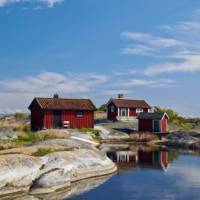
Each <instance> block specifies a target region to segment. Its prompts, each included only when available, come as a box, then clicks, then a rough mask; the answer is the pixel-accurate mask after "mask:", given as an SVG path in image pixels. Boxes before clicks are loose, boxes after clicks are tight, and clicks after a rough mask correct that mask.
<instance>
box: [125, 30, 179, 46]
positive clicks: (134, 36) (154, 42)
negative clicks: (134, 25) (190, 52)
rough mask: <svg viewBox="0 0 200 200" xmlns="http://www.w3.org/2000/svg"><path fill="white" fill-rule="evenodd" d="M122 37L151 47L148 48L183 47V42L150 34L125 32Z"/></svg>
mask: <svg viewBox="0 0 200 200" xmlns="http://www.w3.org/2000/svg"><path fill="white" fill-rule="evenodd" d="M122 36H123V37H124V38H126V39H128V40H131V41H136V42H141V43H144V44H146V45H148V46H149V47H147V46H146V48H153V47H154V48H167V47H175V46H180V45H182V42H180V41H178V40H176V39H174V38H163V37H157V36H153V35H151V34H148V33H140V32H123V33H122Z"/></svg>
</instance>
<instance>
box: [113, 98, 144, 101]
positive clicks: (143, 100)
mask: <svg viewBox="0 0 200 200" xmlns="http://www.w3.org/2000/svg"><path fill="white" fill-rule="evenodd" d="M112 99H114V100H129V101H146V100H144V99H124V98H112Z"/></svg>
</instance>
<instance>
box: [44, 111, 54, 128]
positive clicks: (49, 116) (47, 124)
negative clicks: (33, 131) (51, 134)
mask: <svg viewBox="0 0 200 200" xmlns="http://www.w3.org/2000/svg"><path fill="white" fill-rule="evenodd" d="M43 128H45V129H51V128H53V111H44V127H43Z"/></svg>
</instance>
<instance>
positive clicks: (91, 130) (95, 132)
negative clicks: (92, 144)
mask: <svg viewBox="0 0 200 200" xmlns="http://www.w3.org/2000/svg"><path fill="white" fill-rule="evenodd" d="M79 131H80V132H81V133H94V134H99V132H100V131H99V130H97V129H94V128H81V129H79Z"/></svg>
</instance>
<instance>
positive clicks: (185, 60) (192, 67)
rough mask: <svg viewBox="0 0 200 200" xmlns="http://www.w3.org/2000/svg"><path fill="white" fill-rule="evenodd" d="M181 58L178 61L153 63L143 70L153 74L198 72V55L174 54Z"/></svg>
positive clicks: (199, 61) (199, 59) (147, 73)
mask: <svg viewBox="0 0 200 200" xmlns="http://www.w3.org/2000/svg"><path fill="white" fill-rule="evenodd" d="M174 57H176V58H178V59H181V61H179V62H166V63H161V64H158V65H153V66H151V67H149V68H147V69H146V70H145V72H144V73H145V75H147V76H155V75H159V74H164V73H177V72H185V73H186V72H190V73H191V72H198V71H199V72H200V55H199V54H197V55H195V54H193V55H191V54H185V55H184V54H183V55H179V56H178V55H176V56H174Z"/></svg>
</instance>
